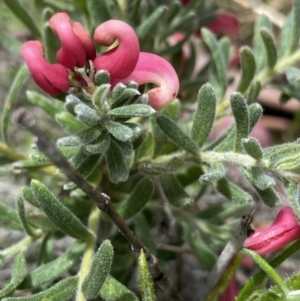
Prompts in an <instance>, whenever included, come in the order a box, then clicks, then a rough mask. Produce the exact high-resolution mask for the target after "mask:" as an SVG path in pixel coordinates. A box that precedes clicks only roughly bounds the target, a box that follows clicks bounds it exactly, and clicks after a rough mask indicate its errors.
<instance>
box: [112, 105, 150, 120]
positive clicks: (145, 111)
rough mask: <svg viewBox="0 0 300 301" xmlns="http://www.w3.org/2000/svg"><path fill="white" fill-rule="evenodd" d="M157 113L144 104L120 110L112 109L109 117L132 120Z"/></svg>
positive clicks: (120, 108) (124, 107)
mask: <svg viewBox="0 0 300 301" xmlns="http://www.w3.org/2000/svg"><path fill="white" fill-rule="evenodd" d="M154 112H155V110H154V109H152V108H151V107H150V106H148V105H143V104H132V105H129V106H123V107H119V108H115V109H112V110H110V111H109V112H108V114H107V115H110V116H116V117H122V118H132V117H148V116H150V115H151V114H153V113H154Z"/></svg>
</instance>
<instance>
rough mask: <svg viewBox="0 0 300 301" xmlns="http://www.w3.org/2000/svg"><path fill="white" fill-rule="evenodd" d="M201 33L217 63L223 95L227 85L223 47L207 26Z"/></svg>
mask: <svg viewBox="0 0 300 301" xmlns="http://www.w3.org/2000/svg"><path fill="white" fill-rule="evenodd" d="M201 33H202V37H203V40H204V42H205V44H206V45H207V46H208V48H209V50H210V52H211V55H212V57H213V61H214V63H215V67H216V70H217V75H218V79H219V85H220V87H221V90H222V95H223V94H224V93H225V90H226V87H227V77H226V66H225V58H224V56H223V54H222V51H221V48H220V46H219V44H218V42H217V40H216V38H215V37H214V35H213V34H212V33H211V32H210V31H209V30H207V29H205V28H203V29H202V30H201Z"/></svg>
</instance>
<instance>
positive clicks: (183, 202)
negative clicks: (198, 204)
mask: <svg viewBox="0 0 300 301" xmlns="http://www.w3.org/2000/svg"><path fill="white" fill-rule="evenodd" d="M160 183H161V187H162V189H163V192H164V195H165V196H166V198H167V199H168V200H169V202H170V203H171V204H172V205H173V206H175V207H179V208H184V207H186V206H189V205H192V204H194V200H193V199H192V198H191V197H190V196H189V195H188V194H187V193H186V192H185V190H184V189H183V187H182V186H181V184H180V182H179V181H178V179H177V178H176V177H175V176H174V175H173V174H163V175H161V176H160Z"/></svg>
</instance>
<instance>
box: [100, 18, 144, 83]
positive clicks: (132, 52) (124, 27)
mask: <svg viewBox="0 0 300 301" xmlns="http://www.w3.org/2000/svg"><path fill="white" fill-rule="evenodd" d="M116 39H118V41H119V45H118V46H116V47H115V48H113V49H111V50H109V51H106V52H104V53H101V54H100V55H98V56H97V57H96V59H95V60H94V66H95V68H96V69H97V70H107V71H108V72H109V73H110V76H111V77H117V78H125V77H127V76H128V75H129V74H130V73H131V72H132V71H133V69H134V67H135V65H136V63H137V61H138V58H139V53H140V45H139V40H138V38H137V36H136V34H135V32H134V30H133V29H132V28H131V27H130V26H129V25H128V24H127V23H125V22H123V21H119V20H109V21H107V22H104V23H102V24H101V25H99V26H98V27H97V28H96V29H95V33H94V40H95V42H96V43H97V44H99V45H103V46H107V47H108V46H111V45H112V44H113V43H114V42H115V41H116Z"/></svg>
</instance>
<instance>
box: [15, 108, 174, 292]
mask: <svg viewBox="0 0 300 301" xmlns="http://www.w3.org/2000/svg"><path fill="white" fill-rule="evenodd" d="M13 121H14V122H15V123H17V124H18V125H20V126H22V127H24V128H25V129H26V130H27V131H29V132H30V133H32V134H33V135H35V136H36V137H37V139H38V140H37V142H36V145H37V147H38V149H39V150H40V151H41V152H43V153H44V154H45V155H46V156H47V157H49V159H50V160H51V161H52V162H53V163H54V165H56V166H57V167H58V168H59V169H61V170H62V172H63V173H64V174H65V175H66V177H67V178H69V179H70V180H71V181H72V182H74V183H75V184H76V185H77V186H78V187H79V188H80V189H82V190H83V191H84V192H85V193H86V194H87V196H89V197H90V198H91V199H93V200H94V201H95V202H96V204H97V206H98V208H99V209H100V210H101V211H103V212H105V213H106V214H107V215H108V216H109V217H110V218H111V219H112V221H113V222H114V223H115V225H116V226H117V227H118V228H119V230H120V231H121V233H122V234H123V235H124V236H125V237H126V239H127V240H128V241H129V243H130V244H131V246H132V250H133V251H134V252H135V253H137V254H138V255H139V254H140V250H141V249H143V250H144V252H145V255H146V259H147V262H148V264H149V268H150V270H151V273H152V277H153V280H154V281H155V282H156V284H157V285H158V286H159V287H161V288H162V289H163V290H164V291H166V290H167V291H170V287H171V283H170V281H169V280H168V279H167V277H166V275H165V274H164V273H163V272H162V271H161V270H160V268H159V267H158V260H157V258H156V257H155V256H153V255H152V254H151V253H150V251H149V250H148V249H147V248H146V247H145V246H144V245H143V244H142V242H141V241H140V239H139V238H138V237H137V236H136V235H135V234H134V233H133V232H132V231H131V230H130V228H129V227H128V226H127V224H126V223H125V221H124V220H123V219H122V217H121V216H120V215H119V214H118V212H117V211H116V209H115V208H114V206H113V205H112V203H111V200H110V197H109V196H108V195H106V194H105V193H100V192H99V191H97V190H95V189H94V188H93V186H92V185H90V183H89V182H87V181H86V180H85V179H84V178H83V177H82V176H81V174H80V173H79V172H78V171H77V170H76V169H75V168H74V167H73V166H72V165H71V164H70V163H69V162H68V160H67V159H66V158H65V157H64V156H63V155H62V153H61V152H60V151H59V150H58V149H57V147H56V145H55V143H54V142H53V141H52V139H51V137H49V135H48V133H47V132H46V131H44V130H43V129H41V128H40V127H39V126H38V125H37V124H36V122H35V120H34V119H33V118H32V117H31V116H30V115H29V113H28V112H27V111H26V110H25V109H19V110H18V111H16V112H15V113H14V115H13Z"/></svg>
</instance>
